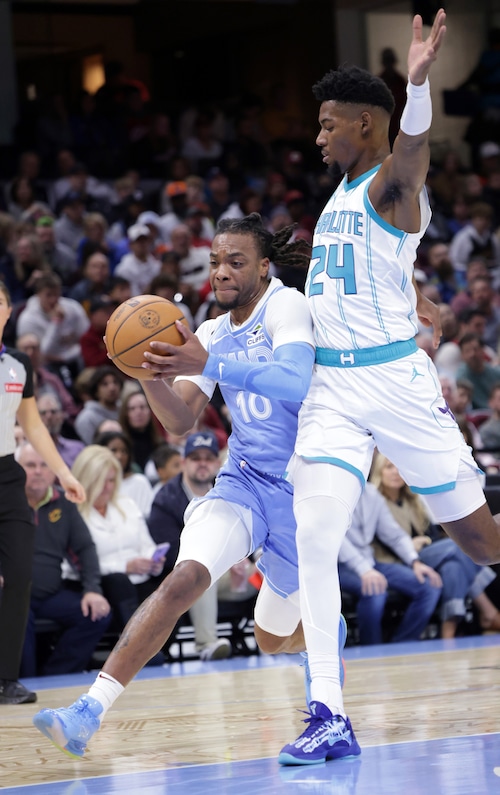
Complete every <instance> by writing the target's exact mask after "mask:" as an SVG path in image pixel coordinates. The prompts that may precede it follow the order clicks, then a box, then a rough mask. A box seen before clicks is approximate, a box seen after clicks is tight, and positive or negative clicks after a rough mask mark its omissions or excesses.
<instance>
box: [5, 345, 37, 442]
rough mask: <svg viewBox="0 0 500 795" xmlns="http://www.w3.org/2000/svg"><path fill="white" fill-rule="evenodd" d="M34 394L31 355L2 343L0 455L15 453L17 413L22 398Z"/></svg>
mask: <svg viewBox="0 0 500 795" xmlns="http://www.w3.org/2000/svg"><path fill="white" fill-rule="evenodd" d="M33 395H34V391H33V369H32V366H31V361H30V359H29V357H28V356H26V354H25V353H21V352H20V351H16V350H14V349H13V348H6V347H5V345H0V457H3V456H6V455H12V454H13V453H14V451H15V449H16V440H15V437H14V426H15V424H16V413H17V410H18V408H19V406H20V404H21V400H22V399H23V398H29V397H33Z"/></svg>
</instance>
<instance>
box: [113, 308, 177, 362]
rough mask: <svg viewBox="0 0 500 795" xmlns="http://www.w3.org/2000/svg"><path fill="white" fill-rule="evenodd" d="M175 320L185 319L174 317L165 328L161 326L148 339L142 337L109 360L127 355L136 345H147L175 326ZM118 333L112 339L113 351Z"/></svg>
mask: <svg viewBox="0 0 500 795" xmlns="http://www.w3.org/2000/svg"><path fill="white" fill-rule="evenodd" d="M129 317H130V315H129ZM127 320H128V318H127ZM177 320H181V321H182V320H186V318H185V317H184V315H180V316H179V317H176V318H175V320H173V321H172V323H169V324H168V325H166V326H162V327H161V328H160V329H155V330H154V332H153V333H152V334H150V335H149V337H144V339H142V340H139V342H135V343H134V344H133V345H129V346H128V348H124V349H123V350H121V351H119V352H117V353H114V354H113V355H112V357H111V359H116V358H117V357H119V356H123V354H124V353H128V352H129V351H131V350H133V349H134V348H137V346H138V345H142V344H143V343H144V344H147V343H148V342H149V340H152V339H154V338H155V337H157V336H158V335H159V334H161V333H162V332H163V331H166V330H167V329H169V328H171V327H172V326H175V323H176V321H177ZM186 322H187V321H186ZM118 332H119V329H118V331H116V333H115V336H114V338H113V348H115V349H116V346H115V342H116V338H117V336H118ZM160 342H161V340H160ZM127 367H134V365H130V364H127Z"/></svg>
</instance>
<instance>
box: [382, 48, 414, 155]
mask: <svg viewBox="0 0 500 795" xmlns="http://www.w3.org/2000/svg"><path fill="white" fill-rule="evenodd" d="M397 63H398V57H397V55H396V53H395V51H394V50H393V49H392V47H384V49H383V50H382V52H381V53H380V64H381V66H382V71H381V72H380V73H379V77H381V78H382V80H383V81H384V83H385V84H386V86H387V87H388V88H389V90H390V92H391V94H392V96H393V97H394V111H393V113H392V116H391V121H390V123H389V143H390V145H391V149H392V145H393V143H394V139H395V138H396V135H397V134H398V132H399V122H400V121H401V114H402V112H403V108H404V106H405V105H406V85H407V82H408V81H407V79H406V77H404V76H403V75H402V74H401V72H400V71H398V69H397Z"/></svg>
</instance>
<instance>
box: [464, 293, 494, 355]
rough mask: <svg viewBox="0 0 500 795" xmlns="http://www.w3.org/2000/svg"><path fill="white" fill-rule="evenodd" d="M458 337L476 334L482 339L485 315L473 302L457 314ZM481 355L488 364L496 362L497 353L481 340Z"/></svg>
mask: <svg viewBox="0 0 500 795" xmlns="http://www.w3.org/2000/svg"><path fill="white" fill-rule="evenodd" d="M458 325H459V331H458V338H459V340H461V339H462V337H463V336H465V334H477V336H478V337H480V338H481V339H483V337H484V332H485V329H486V315H485V314H484V312H483V311H482V310H481V309H478V308H476V307H475V306H474V305H473V304H471V306H470V307H469V308H468V309H463V310H462V311H461V312H460V314H459V316H458ZM483 357H484V360H485V362H487V363H488V364H498V354H497V353H496V351H495V350H493V348H490V347H489V345H485V344H484V342H483Z"/></svg>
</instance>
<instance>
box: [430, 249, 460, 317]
mask: <svg viewBox="0 0 500 795" xmlns="http://www.w3.org/2000/svg"><path fill="white" fill-rule="evenodd" d="M427 266H428V269H429V280H430V283H431V284H435V285H436V287H437V288H438V290H439V296H440V298H441V301H442V302H443V303H445V304H449V303H450V301H451V300H452V298H454V296H455V295H456V294H457V293H458V291H459V285H458V284H457V280H456V278H455V271H454V269H453V264H452V262H451V259H450V248H449V246H448V244H447V243H445V242H444V241H439V240H435V241H433V242H432V243H431V244H430V245H429V247H428V248H427Z"/></svg>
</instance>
